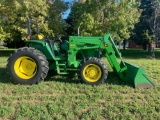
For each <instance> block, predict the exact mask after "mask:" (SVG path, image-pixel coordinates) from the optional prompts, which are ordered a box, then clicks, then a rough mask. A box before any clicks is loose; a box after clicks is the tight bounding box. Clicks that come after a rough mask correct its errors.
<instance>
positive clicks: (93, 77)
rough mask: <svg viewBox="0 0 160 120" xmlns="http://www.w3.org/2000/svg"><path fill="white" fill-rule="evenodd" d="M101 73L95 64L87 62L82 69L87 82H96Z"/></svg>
mask: <svg viewBox="0 0 160 120" xmlns="http://www.w3.org/2000/svg"><path fill="white" fill-rule="evenodd" d="M101 75H102V71H101V68H100V67H99V66H97V65H95V64H89V65H87V66H86V67H85V68H84V70H83V76H84V78H85V79H86V80H87V81H88V82H97V81H98V80H99V79H100V78H101Z"/></svg>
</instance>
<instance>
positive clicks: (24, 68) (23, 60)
mask: <svg viewBox="0 0 160 120" xmlns="http://www.w3.org/2000/svg"><path fill="white" fill-rule="evenodd" d="M14 71H15V73H16V75H17V76H18V77H20V78H22V79H25V80H27V79H30V78H32V77H33V76H34V75H35V74H36V72H37V64H36V62H35V61H34V60H33V59H32V58H30V57H27V56H23V57H20V58H18V59H17V60H16V61H15V63H14Z"/></svg>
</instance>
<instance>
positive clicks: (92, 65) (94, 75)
mask: <svg viewBox="0 0 160 120" xmlns="http://www.w3.org/2000/svg"><path fill="white" fill-rule="evenodd" d="M107 75H108V70H107V68H106V66H105V64H104V63H103V62H102V61H101V60H100V59H98V58H94V57H90V58H87V59H85V60H83V61H82V62H81V63H80V65H79V67H78V76H79V78H80V79H81V80H82V81H83V82H85V83H86V84H89V85H99V84H101V83H103V82H104V81H105V80H106V79H107Z"/></svg>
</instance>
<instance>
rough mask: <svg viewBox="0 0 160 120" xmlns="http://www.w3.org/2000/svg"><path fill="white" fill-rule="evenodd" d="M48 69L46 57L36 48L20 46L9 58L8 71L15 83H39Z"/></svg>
mask: <svg viewBox="0 0 160 120" xmlns="http://www.w3.org/2000/svg"><path fill="white" fill-rule="evenodd" d="M48 70H49V68H48V61H47V59H46V57H45V56H44V55H43V54H42V53H41V52H40V51H38V50H36V49H34V48H28V47H23V48H19V49H18V50H16V51H15V52H14V53H13V54H11V55H10V57H9V58H8V64H7V71H8V73H9V75H10V76H11V78H12V79H13V80H14V82H15V83H19V84H34V83H39V82H40V81H42V80H43V79H44V78H45V77H46V76H47V74H48Z"/></svg>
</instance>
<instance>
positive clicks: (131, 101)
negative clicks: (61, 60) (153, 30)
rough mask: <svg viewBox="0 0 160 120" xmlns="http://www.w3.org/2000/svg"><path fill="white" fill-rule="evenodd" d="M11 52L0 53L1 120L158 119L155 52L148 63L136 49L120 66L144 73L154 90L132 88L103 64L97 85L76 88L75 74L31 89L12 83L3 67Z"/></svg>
mask: <svg viewBox="0 0 160 120" xmlns="http://www.w3.org/2000/svg"><path fill="white" fill-rule="evenodd" d="M11 52H13V50H0V119H2V120H5V119H6V120H8V119H10V120H15V119H16V120H31V119H32V120H52V119H59V120H66V119H67V120H78V119H82V120H91V119H95V120H103V119H104V120H106V119H107V120H114V119H118V120H119V119H120V120H123V119H127V120H159V119H160V87H159V86H160V82H159V78H160V50H156V59H149V57H148V55H147V53H146V52H145V51H142V50H126V51H122V54H123V58H124V59H125V60H126V61H129V62H132V63H135V64H137V65H139V66H142V67H144V68H145V69H146V72H147V75H148V76H149V77H150V78H151V79H152V81H153V82H154V83H155V84H156V85H157V87H156V88H150V89H134V88H133V87H131V86H129V85H126V84H125V83H124V82H123V81H121V80H120V79H119V78H118V77H117V76H116V74H115V73H114V72H113V71H112V69H111V67H110V66H109V65H108V62H107V60H105V59H104V62H105V63H106V64H107V66H108V70H109V75H108V79H107V80H106V82H105V83H104V84H102V85H100V86H95V87H93V86H90V85H86V84H82V83H81V82H80V81H79V80H78V78H77V75H76V71H75V70H73V71H69V72H70V74H69V75H68V76H67V75H65V76H61V75H56V74H54V73H51V72H50V73H49V75H48V76H47V78H46V79H45V81H44V82H41V83H39V84H35V85H31V86H29V85H17V84H13V83H12V82H11V80H10V79H9V76H8V75H7V74H6V69H5V66H6V63H7V59H8V57H9V54H10V53H11Z"/></svg>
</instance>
